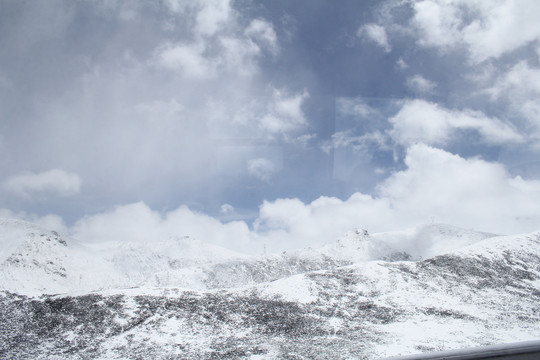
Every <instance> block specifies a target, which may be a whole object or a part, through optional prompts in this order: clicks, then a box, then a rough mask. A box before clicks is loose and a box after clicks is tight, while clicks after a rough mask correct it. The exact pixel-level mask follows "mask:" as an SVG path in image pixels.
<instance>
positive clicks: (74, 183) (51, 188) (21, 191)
mask: <svg viewBox="0 0 540 360" xmlns="http://www.w3.org/2000/svg"><path fill="white" fill-rule="evenodd" d="M81 183H82V180H81V178H80V177H79V175H77V174H74V173H68V172H66V171H64V170H61V169H52V170H49V171H45V172H41V173H37V174H36V173H32V172H27V173H22V174H18V175H13V176H11V177H9V178H7V179H6V180H5V181H4V183H3V187H4V189H5V190H7V191H9V192H11V193H14V194H15V195H18V196H22V197H31V196H32V195H34V194H39V193H52V194H57V195H60V196H70V195H75V194H77V193H79V192H80V190H81Z"/></svg>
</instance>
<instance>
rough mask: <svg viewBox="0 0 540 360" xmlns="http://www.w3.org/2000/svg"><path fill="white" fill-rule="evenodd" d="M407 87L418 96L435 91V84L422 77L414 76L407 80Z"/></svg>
mask: <svg viewBox="0 0 540 360" xmlns="http://www.w3.org/2000/svg"><path fill="white" fill-rule="evenodd" d="M407 87H408V88H409V89H411V90H412V91H414V92H417V93H420V94H429V93H432V92H433V91H434V90H435V88H436V87H437V84H436V83H435V82H433V81H431V80H429V79H426V78H425V77H423V76H422V75H414V76H411V77H408V78H407Z"/></svg>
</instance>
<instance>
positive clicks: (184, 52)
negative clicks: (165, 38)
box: [156, 43, 218, 78]
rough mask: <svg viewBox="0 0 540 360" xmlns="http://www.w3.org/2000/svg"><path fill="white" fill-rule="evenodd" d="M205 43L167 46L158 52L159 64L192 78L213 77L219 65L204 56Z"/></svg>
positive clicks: (157, 59)
mask: <svg viewBox="0 0 540 360" xmlns="http://www.w3.org/2000/svg"><path fill="white" fill-rule="evenodd" d="M204 52H205V47H204V44H203V43H194V44H177V45H173V44H166V45H164V46H162V47H161V48H160V49H158V50H157V52H156V61H157V63H158V64H159V65H160V66H162V67H164V68H166V69H169V70H178V71H181V72H182V73H183V74H184V75H185V76H187V77H192V78H209V77H213V76H214V75H215V73H216V70H217V65H218V63H217V62H216V61H215V59H209V58H207V57H206V56H205V55H204Z"/></svg>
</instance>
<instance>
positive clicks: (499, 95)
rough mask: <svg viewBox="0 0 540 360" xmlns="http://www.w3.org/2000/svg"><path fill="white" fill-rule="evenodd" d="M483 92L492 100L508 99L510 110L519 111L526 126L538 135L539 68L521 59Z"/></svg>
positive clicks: (539, 135) (539, 110) (539, 107)
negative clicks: (525, 121)
mask: <svg viewBox="0 0 540 360" xmlns="http://www.w3.org/2000/svg"><path fill="white" fill-rule="evenodd" d="M485 92H486V93H487V94H489V95H490V96H491V99H492V100H493V101H500V100H506V101H509V103H510V106H511V108H512V110H513V111H515V112H518V113H520V114H521V115H522V116H523V117H524V118H525V119H526V120H527V122H528V124H527V127H528V128H529V129H531V130H533V132H534V133H535V136H536V137H537V138H538V137H540V123H539V122H538V118H539V116H540V104H539V103H538V98H539V97H540V68H535V67H531V66H530V65H528V64H527V63H526V62H524V61H521V62H519V63H517V64H516V65H514V66H513V67H512V68H510V69H509V70H508V71H506V72H503V73H502V74H501V75H500V76H498V77H497V78H496V79H495V81H494V83H493V85H492V86H491V87H489V88H488V89H486V90H485Z"/></svg>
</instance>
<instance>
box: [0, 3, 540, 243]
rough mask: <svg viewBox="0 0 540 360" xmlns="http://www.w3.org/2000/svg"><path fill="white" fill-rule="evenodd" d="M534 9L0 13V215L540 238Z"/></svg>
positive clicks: (157, 228) (539, 88) (121, 224)
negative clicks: (427, 227)
mask: <svg viewBox="0 0 540 360" xmlns="http://www.w3.org/2000/svg"><path fill="white" fill-rule="evenodd" d="M539 13H540V2H538V1H536V0H493V1H483V0H417V1H409V0H387V1H384V0H383V1H347V0H343V1H339V2H336V1H330V0H327V1H324V0H309V1H308V0H294V1H288V0H287V1H285V0H274V1H250V0H237V1H233V0H230V1H229V0H200V1H198V0H189V1H188V0H162V1H159V0H156V1H151V2H148V1H115V0H96V1H68V0H64V1H61V0H47V1H40V2H35V1H24V0H23V1H20V0H0V153H1V154H2V156H1V157H0V216H1V217H8V218H20V219H24V220H28V221H32V222H35V223H38V224H41V225H43V226H46V227H49V228H53V229H56V230H59V231H62V232H63V233H65V234H69V235H70V236H72V237H74V238H77V239H79V240H81V241H84V242H90V243H91V242H99V241H109V240H111V241H112V240H119V241H145V242H148V241H152V240H162V239H163V238H167V237H170V236H175V235H190V236H194V237H197V238H199V239H201V240H203V241H207V242H210V243H215V244H218V245H222V246H226V247H229V248H232V249H236V250H241V251H247V252H257V251H260V249H262V247H263V245H266V246H267V247H268V248H269V249H270V250H275V251H277V250H282V249H287V248H294V247H302V246H318V245H321V244H323V243H325V242H328V241H332V240H333V239H334V238H337V237H339V236H341V235H342V234H343V233H345V232H346V231H348V230H350V229H352V228H366V229H368V230H369V231H370V232H381V231H393V230H398V229H403V228H407V227H413V226H417V225H419V224H424V223H430V222H437V223H449V224H453V225H456V226H460V227H464V228H472V229H476V230H482V231H488V232H493V233H500V234H511V233H522V232H531V231H535V230H540V103H539V102H538V99H539V98H540V22H539V21H538V16H537V14H539Z"/></svg>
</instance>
